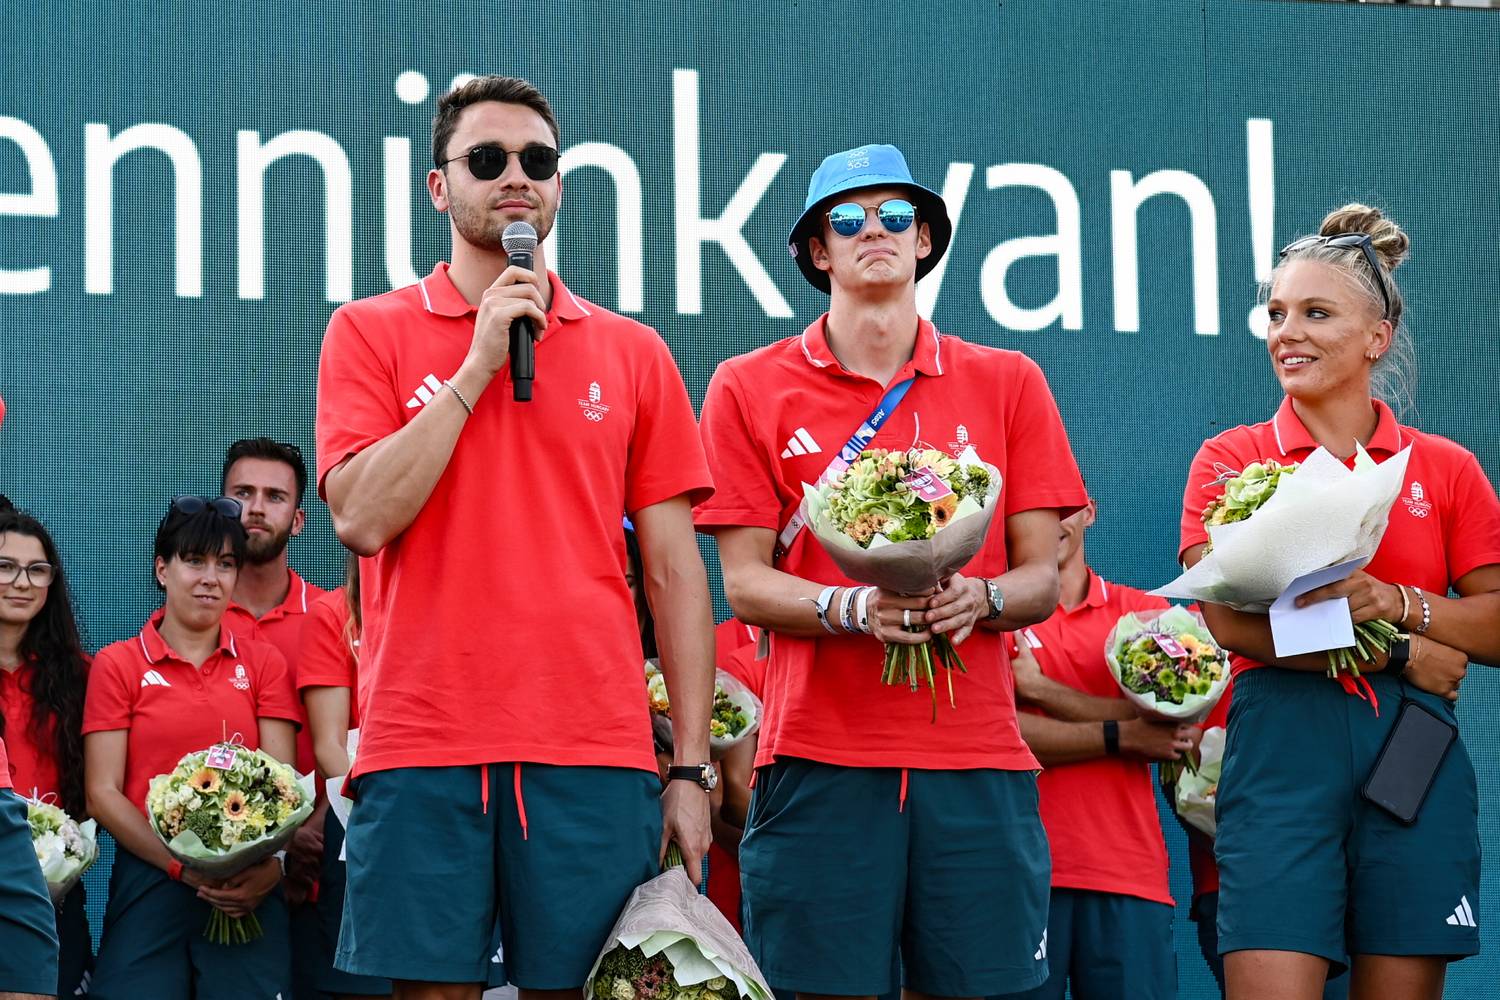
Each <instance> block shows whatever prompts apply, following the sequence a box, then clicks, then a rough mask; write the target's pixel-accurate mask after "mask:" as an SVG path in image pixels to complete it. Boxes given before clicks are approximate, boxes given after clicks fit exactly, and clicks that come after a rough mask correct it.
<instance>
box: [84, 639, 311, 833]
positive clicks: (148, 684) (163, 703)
mask: <svg viewBox="0 0 1500 1000" xmlns="http://www.w3.org/2000/svg"><path fill="white" fill-rule="evenodd" d="M163 615H164V612H163V611H157V612H156V613H155V614H154V615H152V616H151V619H150V621H148V622H147V623H146V627H145V628H143V629H141V632H140V634H139V635H137V636H135V637H134V638H130V639H121V640H120V641H119V642H114V643H111V644H109V645H108V646H105V647H104V648H103V649H101V650H99V655H98V656H96V657H94V665H93V668H92V669H91V670H90V671H89V688H88V695H87V696H86V697H85V699H84V705H83V732H84V734H85V735H87V734H88V733H97V732H111V731H114V730H117V729H124V730H127V731H128V733H129V736H128V741H127V743H126V750H125V785H124V789H123V791H124V793H125V797H126V798H128V799H129V800H130V801H131V802H134V803H135V804H136V805H138V806H140V807H141V811H142V812H144V811H145V803H146V792H147V790H148V789H149V788H150V785H151V779H152V778H154V777H156V776H157V775H158V774H165V773H167V772H168V771H170V770H172V768H174V767H176V766H177V762H178V761H180V760H181V759H182V758H183V757H184V756H186V755H187V754H190V753H194V752H196V751H198V750H203V749H206V748H207V747H210V746H213V745H214V744H215V743H219V742H222V741H223V740H224V739H225V738H226V737H227V738H233V737H234V735H235V734H236V733H238V734H239V737H240V742H241V743H242V744H244V745H245V746H246V747H249V748H250V749H252V750H254V749H257V748H258V747H259V746H260V727H259V720H260V719H262V718H269V719H286V720H288V721H291V722H296V721H298V720H299V719H301V717H302V713H301V711H300V709H299V707H298V705H297V695H296V691H295V690H294V689H293V687H292V679H291V675H290V674H288V673H287V669H286V660H285V659H283V658H282V656H281V653H280V652H279V651H278V650H277V649H276V647H275V646H272V645H271V644H270V643H268V642H261V641H257V640H255V639H244V638H239V637H236V636H235V635H234V634H233V633H232V632H231V631H230V630H229V628H228V627H225V626H221V627H220V630H219V648H218V649H217V650H215V651H214V653H213V655H212V656H210V657H209V658H208V659H207V660H205V661H204V662H203V665H202V666H201V667H195V666H193V665H192V664H191V663H190V662H188V661H187V660H185V659H183V658H182V657H181V656H179V655H178V654H177V653H175V652H173V650H172V648H171V647H170V646H168V645H167V643H166V640H165V639H163V638H162V636H161V632H160V631H158V629H159V627H160V625H161V621H162V617H163Z"/></svg>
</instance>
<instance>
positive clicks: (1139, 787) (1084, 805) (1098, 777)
mask: <svg viewBox="0 0 1500 1000" xmlns="http://www.w3.org/2000/svg"><path fill="white" fill-rule="evenodd" d="M1167 607H1169V605H1168V603H1167V602H1166V601H1164V600H1162V599H1161V598H1160V597H1152V596H1150V595H1149V594H1145V593H1143V592H1141V591H1139V590H1135V589H1133V588H1131V587H1124V586H1121V585H1120V584H1117V583H1108V582H1106V581H1105V580H1104V579H1102V578H1101V577H1099V576H1097V575H1095V574H1094V573H1093V572H1090V573H1089V591H1088V596H1087V597H1085V598H1084V600H1083V602H1082V603H1081V604H1079V605H1077V606H1076V607H1072V608H1067V607H1064V606H1062V605H1061V604H1059V605H1058V606H1057V610H1056V611H1054V612H1053V613H1052V617H1050V618H1048V619H1047V620H1046V621H1044V622H1042V623H1040V624H1038V625H1033V626H1031V627H1030V628H1027V629H1023V630H1022V631H1021V633H1020V635H1019V637H1018V639H1019V641H1022V642H1025V643H1027V645H1029V646H1030V647H1031V651H1032V653H1033V654H1034V655H1035V656H1036V661H1037V663H1038V665H1040V667H1041V668H1042V673H1043V674H1045V675H1046V676H1048V677H1050V678H1052V679H1053V680H1055V681H1057V682H1058V683H1059V684H1066V685H1067V686H1068V687H1070V688H1073V689H1074V690H1077V691H1082V692H1084V693H1085V694H1091V695H1095V696H1096V697H1100V698H1120V699H1122V700H1123V699H1124V697H1125V696H1124V695H1123V694H1121V693H1120V685H1119V684H1117V683H1115V679H1114V677H1113V676H1112V675H1111V674H1110V672H1109V665H1108V664H1107V663H1105V661H1104V644H1105V642H1106V641H1107V640H1108V638H1109V633H1110V631H1111V630H1113V629H1114V627H1115V624H1116V623H1117V622H1119V620H1120V618H1121V617H1123V616H1124V615H1125V614H1127V613H1129V612H1136V613H1138V614H1139V613H1147V614H1149V613H1154V612H1158V611H1162V610H1165V609H1166V608H1167ZM1026 710H1028V711H1029V710H1032V709H1026ZM1037 791H1038V793H1039V794H1040V795H1041V804H1042V825H1044V826H1045V827H1046V828H1047V841H1048V843H1049V844H1050V845H1051V847H1052V885H1053V887H1054V888H1058V889H1085V890H1088V891H1090V892H1112V893H1119V894H1121V895H1126V896H1139V897H1140V898H1142V899H1149V900H1152V901H1153V902H1157V903H1166V904H1167V905H1169V906H1170V905H1172V895H1171V892H1170V891H1169V889H1168V887H1167V844H1166V841H1165V840H1164V839H1163V838H1162V833H1161V820H1160V819H1159V818H1158V816H1157V812H1156V782H1155V780H1154V779H1153V777H1152V774H1151V765H1150V764H1149V763H1148V762H1146V761H1145V760H1144V759H1143V758H1140V757H1096V758H1094V759H1092V760H1084V761H1078V762H1077V763H1074V764H1054V765H1051V766H1049V767H1048V768H1047V769H1046V770H1045V771H1043V772H1042V773H1041V775H1040V776H1039V777H1038V778H1037Z"/></svg>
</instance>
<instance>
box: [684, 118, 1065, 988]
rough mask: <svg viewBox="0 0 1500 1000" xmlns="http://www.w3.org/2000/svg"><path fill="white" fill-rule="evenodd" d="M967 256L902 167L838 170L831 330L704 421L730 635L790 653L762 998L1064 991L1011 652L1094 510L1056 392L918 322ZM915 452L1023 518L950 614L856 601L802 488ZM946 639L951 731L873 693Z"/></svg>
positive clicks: (816, 267) (750, 908)
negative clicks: (946, 464) (875, 455)
mask: <svg viewBox="0 0 1500 1000" xmlns="http://www.w3.org/2000/svg"><path fill="white" fill-rule="evenodd" d="M951 231H952V229H951V226H950V224H949V221H948V213H947V210H946V208H945V207H944V205H943V201H942V199H941V198H940V197H939V196H938V195H937V194H936V193H935V192H933V191H931V190H929V189H927V188H925V187H923V186H921V185H919V184H917V183H916V182H915V181H914V180H913V179H912V176H911V172H910V170H909V169H908V168H907V165H906V160H905V158H904V157H903V156H902V155H901V152H900V151H899V150H898V149H896V148H895V147H894V146H881V145H871V146H862V147H859V148H857V149H851V150H847V151H845V152H841V153H835V154H834V155H832V156H830V157H828V158H827V159H826V160H824V161H823V164H822V166H820V167H819V168H818V170H817V171H816V173H814V175H813V178H812V182H811V183H810V184H809V186H808V195H807V201H806V203H805V207H804V211H803V213H802V215H801V217H800V218H798V220H797V222H796V223H795V224H794V225H793V227H792V231H791V235H790V238H789V240H788V245H789V248H790V250H791V251H792V255H793V257H794V258H795V260H796V262H797V266H798V267H799V268H800V269H801V271H802V274H803V275H804V276H805V277H806V278H807V280H808V281H809V282H811V283H812V284H813V286H814V287H816V288H819V289H821V290H823V291H826V292H829V294H830V302H829V309H828V312H827V313H826V314H824V315H823V316H822V317H820V318H819V319H817V320H816V321H814V322H813V323H812V324H811V325H810V326H808V328H807V329H806V330H805V331H803V333H802V335H801V336H800V337H793V338H790V339H788V340H784V341H781V342H780V343H776V344H772V345H770V346H768V347H764V348H761V349H760V350H757V351H754V352H752V353H750V354H748V355H745V356H743V357H739V358H732V359H730V360H729V361H726V362H724V363H723V364H722V365H720V366H719V369H718V371H717V372H716V373H715V374H714V377H713V381H712V382H711V383H710V385H709V389H708V395H707V398H706V399H705V401H704V404H703V418H702V433H703V438H704V444H705V446H706V448H707V451H708V455H709V462H710V468H711V469H712V470H713V474H714V486H715V493H714V496H713V498H712V499H711V500H710V501H709V502H708V503H707V504H704V505H702V506H700V507H699V508H698V509H697V512H696V516H697V522H698V526H699V528H700V530H703V531H711V532H712V533H714V535H715V536H716V537H717V540H718V546H719V556H720V558H721V560H722V562H723V566H724V586H725V590H726V591H727V593H728V595H729V600H730V604H731V606H732V607H733V609H734V612H735V615H736V616H737V617H738V618H739V619H740V620H741V621H743V622H745V623H747V624H751V625H755V626H759V627H760V628H762V629H764V630H767V631H768V632H770V633H771V642H770V662H769V663H768V664H767V667H766V682H767V686H768V688H771V689H774V690H775V691H776V697H775V698H772V699H768V701H767V703H766V706H765V708H766V711H765V718H764V721H763V723H762V725H761V730H760V731H761V738H760V740H761V742H760V747H759V752H758V755H757V758H756V764H757V765H758V767H759V771H758V773H757V780H756V787H755V791H754V797H753V798H752V801H751V805H750V809H749V816H748V823H749V825H748V826H747V827H746V830H745V837H744V841H743V846H742V848H741V854H740V864H741V870H742V878H743V885H744V907H745V912H746V921H745V930H746V940H747V942H748V943H749V945H750V948H751V951H752V952H753V953H754V955H755V957H756V960H757V961H758V962H759V963H760V966H761V969H762V970H763V971H764V972H765V973H766V977H767V979H768V981H770V982H771V983H773V984H775V985H776V986H778V987H781V988H785V989H793V990H797V991H798V992H799V993H802V994H804V995H806V994H835V995H843V996H871V997H873V996H877V995H881V994H884V993H886V992H888V991H890V990H891V989H892V988H894V987H897V986H902V985H904V986H905V988H906V991H907V995H908V996H909V997H972V996H991V995H994V994H999V993H1008V992H1013V991H1018V990H1024V989H1030V988H1033V987H1035V986H1038V985H1039V984H1040V983H1042V982H1043V980H1044V979H1045V978H1046V975H1047V962H1046V943H1045V938H1044V935H1045V931H1046V926H1047V901H1048V896H1049V859H1048V853H1047V841H1046V835H1045V833H1044V832H1043V829H1042V824H1041V819H1040V816H1039V813H1038V800H1037V789H1036V778H1035V774H1034V772H1035V769H1036V768H1037V763H1036V760H1035V758H1034V757H1033V756H1032V754H1031V752H1030V751H1029V750H1028V749H1027V746H1026V744H1025V742H1024V741H1023V740H1022V738H1021V734H1020V731H1019V728H1018V724H1017V721H1016V708H1015V697H1014V693H1013V690H1012V679H1011V675H1010V669H1009V665H1008V662H1007V657H1006V653H1005V651H1004V649H1003V648H1002V645H1001V637H1000V631H1001V630H1006V631H1011V630H1015V629H1019V628H1022V627H1024V626H1027V625H1030V624H1033V623H1035V622H1038V621H1041V620H1042V619H1044V618H1046V617H1048V616H1049V615H1050V614H1051V613H1052V611H1053V609H1054V607H1055V606H1056V603H1057V597H1058V569H1057V539H1058V531H1059V528H1058V525H1059V516H1060V515H1061V516H1067V515H1069V514H1071V513H1073V512H1074V511H1076V510H1078V509H1080V508H1081V507H1083V506H1084V505H1085V504H1086V503H1087V496H1086V495H1085V493H1084V490H1083V482H1082V480H1081V479H1080V477H1079V475H1078V470H1077V468H1076V466H1075V465H1074V463H1073V457H1072V453H1071V451H1070V450H1069V447H1068V442H1067V436H1066V433H1065V431H1064V430H1063V426H1062V421H1061V419H1060V418H1059V416H1058V412H1057V406H1056V404H1055V403H1054V402H1053V399H1052V395H1051V392H1050V391H1049V390H1048V388H1047V383H1046V380H1045V379H1044V378H1043V377H1042V373H1041V371H1040V369H1038V368H1037V366H1036V365H1035V364H1033V363H1032V362H1031V361H1030V360H1028V359H1027V358H1026V357H1024V356H1023V355H1021V354H1018V353H1015V352H1012V351H999V350H995V349H993V348H987V347H979V346H977V345H973V344H967V343H965V342H963V341H962V340H959V339H958V338H957V337H953V336H945V335H942V334H940V333H939V332H938V331H937V329H936V328H935V327H934V326H933V325H932V324H931V323H930V322H928V321H926V320H924V319H922V318H921V317H920V316H919V315H918V313H917V304H916V283H917V280H918V279H920V278H921V277H922V276H923V275H925V274H926V273H928V272H929V271H930V270H931V269H932V268H933V266H934V265H935V264H936V263H937V262H938V260H939V258H941V257H942V254H943V252H944V250H946V249H947V245H948V240H949V237H950V234H951ZM903 394H904V395H903ZM851 432H853V434H854V436H853V438H852V439H851V436H850V435H851ZM845 441H850V445H848V446H846V448H845V449H840V448H839V446H840V445H841V444H842V443H843V442H845ZM914 446H920V447H925V448H934V449H938V450H941V451H947V452H949V453H950V454H952V455H954V456H957V455H959V454H961V453H963V451H964V450H965V449H966V448H968V447H970V446H972V447H974V448H975V449H977V451H978V453H979V456H980V457H981V458H982V459H983V460H984V461H987V462H990V463H992V464H994V465H995V466H997V467H998V469H999V471H1000V474H1001V477H1002V479H1003V482H1004V486H1003V487H1002V490H1001V493H1000V497H999V500H998V501H997V503H998V504H999V505H1000V506H1001V507H1003V511H1000V512H997V515H996V517H995V522H994V526H993V530H991V531H990V532H989V536H988V540H987V541H986V542H985V544H984V546H983V548H982V549H981V550H980V552H979V554H978V555H977V556H975V558H974V559H973V560H972V561H971V562H970V564H969V565H968V566H966V567H964V568H963V571H962V573H958V574H954V575H953V576H952V577H951V578H949V579H947V580H945V581H943V586H942V587H941V588H940V589H939V590H937V591H935V592H929V593H926V594H917V595H904V594H897V593H892V592H889V591H885V590H878V589H875V588H868V589H863V590H862V589H860V588H858V587H857V586H856V585H855V581H853V580H850V579H848V578H846V577H844V575H843V574H842V573H841V572H840V571H839V570H838V568H837V567H836V566H835V564H834V563H833V562H832V561H831V559H830V558H829V556H828V555H827V553H826V552H824V551H823V549H822V548H821V546H820V544H819V543H818V541H817V540H816V539H814V538H812V537H811V532H808V531H799V530H798V526H799V524H800V522H799V519H798V511H799V504H800V502H801V499H802V496H803V489H802V484H803V483H804V482H806V483H812V482H818V481H820V479H821V478H822V477H823V476H826V475H837V474H838V473H839V472H840V471H842V468H843V467H845V466H846V465H847V460H844V461H845V466H841V465H839V464H838V461H839V460H835V461H834V462H832V463H831V462H830V459H831V458H832V457H833V456H835V455H840V456H842V454H844V453H845V452H849V453H853V452H857V451H858V450H859V449H861V448H865V447H873V448H890V449H907V448H911V447H914ZM841 460H842V459H841ZM1001 514H1003V517H1002V516H1001ZM1002 524H1003V529H1002ZM855 598H857V600H856V599H855ZM835 602H837V603H835ZM855 606H857V607H858V608H860V609H862V610H861V611H860V613H859V614H858V615H857V616H850V615H848V614H847V613H846V614H842V615H841V614H839V613H838V612H834V613H831V614H829V613H826V612H827V611H828V609H829V608H845V609H847V608H851V607H855ZM840 619H842V620H840ZM903 626H909V627H910V628H911V629H912V630H910V631H908V630H905V629H904V628H903ZM934 634H941V635H945V636H947V637H949V638H950V639H951V640H952V641H953V642H954V643H961V644H962V655H963V659H964V661H965V663H966V664H967V668H968V672H967V673H966V674H958V675H956V676H955V677H954V678H953V688H954V691H955V696H956V702H957V705H958V708H957V709H956V710H951V711H950V710H948V706H947V705H946V703H944V704H942V705H941V706H940V710H939V711H938V712H937V715H936V719H934V718H933V716H932V705H931V702H930V701H929V700H928V699H927V698H926V697H923V696H920V695H913V694H912V692H911V691H909V690H906V689H905V688H904V687H899V686H890V685H883V684H881V683H880V682H879V673H880V669H879V665H880V662H881V658H882V655H883V654H882V643H886V642H893V643H908V644H915V643H921V642H925V641H927V640H930V639H931V638H932V637H933V635H934ZM939 683H941V682H939ZM851 914H857V915H858V919H851V916H850V915H851ZM809 927H811V928H815V929H816V930H817V933H811V934H810V933H808V932H807V929H808V928H809ZM898 951H899V955H900V959H901V968H903V969H904V974H905V983H904V984H902V983H898V982H895V981H894V979H893V976H892V973H891V970H892V969H893V968H895V967H896V961H895V960H896V957H897V954H896V953H897V952H898Z"/></svg>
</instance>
